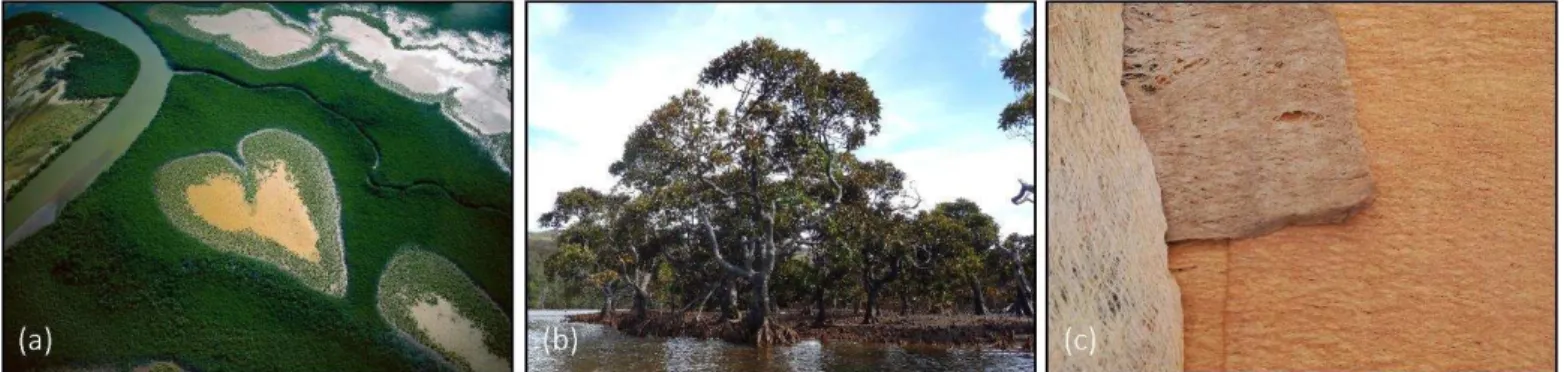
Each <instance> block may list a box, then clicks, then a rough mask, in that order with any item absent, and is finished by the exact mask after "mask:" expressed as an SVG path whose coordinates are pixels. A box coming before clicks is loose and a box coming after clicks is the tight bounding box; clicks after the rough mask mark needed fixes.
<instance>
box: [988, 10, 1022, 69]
mask: <svg viewBox="0 0 1564 372" xmlns="http://www.w3.org/2000/svg"><path fill="white" fill-rule="evenodd" d="M1030 9H1032V4H1016V3H1003V4H988V5H986V6H985V7H984V8H983V26H984V27H987V28H988V32H991V33H993V34H994V36H997V37H998V38H999V40H997V42H991V43H990V44H989V54H990V55H993V56H995V57H1003V56H1004V55H1005V54H1007V53H1009V52H1010V51H1011V50H1015V49H1016V48H1020V47H1021V41H1022V40H1024V39H1025V38H1026V29H1027V27H1030V26H1031V25H1032V22H1031V20H1029V19H1025V18H1024V16H1025V15H1026V12H1027V10H1030Z"/></svg>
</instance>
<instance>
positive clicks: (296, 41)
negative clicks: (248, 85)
mask: <svg viewBox="0 0 1564 372" xmlns="http://www.w3.org/2000/svg"><path fill="white" fill-rule="evenodd" d="M186 20H187V21H188V22H189V23H190V27H194V28H196V29H197V30H201V31H204V32H206V33H209V34H213V35H220V36H227V37H229V38H232V39H233V40H234V41H237V42H239V43H240V44H243V45H244V46H245V48H248V49H250V50H251V51H254V52H255V53H258V54H260V55H263V56H267V57H281V56H285V55H288V54H293V53H298V52H300V51H304V50H306V49H309V48H310V47H311V46H314V45H315V36H314V35H310V34H309V33H307V32H304V31H300V30H298V29H296V28H293V27H288V26H287V25H284V24H283V23H282V21H279V20H278V19H277V18H276V17H273V16H272V15H271V13H267V12H264V11H261V10H257V9H248V8H245V9H236V10H234V11H232V12H228V13H224V14H219V15H190V16H188V17H186Z"/></svg>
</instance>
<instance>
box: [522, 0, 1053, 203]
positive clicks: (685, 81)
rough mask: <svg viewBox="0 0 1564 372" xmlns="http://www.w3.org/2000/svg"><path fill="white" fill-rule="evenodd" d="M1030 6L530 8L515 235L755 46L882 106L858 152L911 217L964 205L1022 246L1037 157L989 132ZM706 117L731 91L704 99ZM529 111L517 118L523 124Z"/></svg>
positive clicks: (602, 184)
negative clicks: (763, 45)
mask: <svg viewBox="0 0 1564 372" xmlns="http://www.w3.org/2000/svg"><path fill="white" fill-rule="evenodd" d="M1034 9H1035V8H1034V7H1033V6H1032V5H1031V4H785V5H784V4H755V5H750V4H744V5H737V4H528V5H527V10H526V11H527V16H526V22H525V24H524V26H523V27H525V28H526V30H527V36H526V41H527V47H526V49H527V51H526V54H527V64H528V65H527V67H526V68H527V76H526V77H524V78H522V82H521V84H523V85H525V86H526V87H527V93H526V94H529V95H530V97H527V98H528V101H529V104H528V106H529V107H528V108H524V109H523V112H522V114H523V117H524V118H525V119H524V121H525V123H526V125H527V130H526V137H527V138H526V144H527V146H528V147H527V155H526V156H528V157H531V159H530V163H529V164H530V165H531V167H529V168H528V169H527V170H526V176H527V180H528V183H529V190H528V191H527V196H526V197H527V202H528V204H529V205H530V207H529V210H528V211H527V212H528V213H527V226H528V229H529V230H533V229H537V228H538V225H537V217H538V215H541V214H542V213H543V212H545V211H547V210H549V209H551V208H552V206H553V201H554V200H553V199H554V196H555V195H556V194H557V193H559V192H561V191H564V190H566V189H569V188H571V187H575V186H579V185H586V186H591V187H595V188H599V189H607V188H609V187H611V186H612V185H613V182H614V180H613V179H612V177H610V176H609V174H608V165H609V164H610V163H612V162H613V161H614V160H615V159H617V158H618V157H619V155H620V152H621V150H622V148H623V144H624V139H625V137H626V136H627V135H628V134H629V133H630V131H631V130H632V129H633V128H634V127H635V125H637V124H639V123H640V122H641V121H643V120H644V119H645V118H646V115H647V114H649V113H650V112H651V111H652V110H653V109H655V108H656V107H657V106H659V105H661V104H662V103H663V102H666V101H667V99H668V97H669V96H671V95H675V94H678V93H679V92H681V91H683V90H684V89H687V88H696V87H697V86H696V83H695V80H696V76H697V74H698V73H699V71H700V69H701V68H702V67H704V66H705V65H706V63H707V62H709V61H710V60H711V59H713V58H715V57H717V56H718V55H720V54H721V53H722V52H723V51H726V50H727V49H728V48H730V47H733V46H735V45H737V44H738V43H739V42H742V41H745V40H750V39H753V38H755V37H757V36H766V37H770V38H772V39H775V40H776V41H777V43H778V44H781V45H782V46H784V47H788V48H799V49H803V50H804V51H806V52H808V53H809V54H810V56H811V57H813V58H814V59H815V60H816V61H817V62H819V63H820V65H821V67H822V68H824V69H828V70H829V69H837V70H847V71H855V72H857V73H859V74H860V75H862V76H864V77H865V79H867V80H868V81H869V84H870V86H871V88H873V89H874V91H875V94H876V96H878V97H879V98H880V101H881V106H882V112H881V126H882V128H881V133H880V135H878V136H876V137H872V138H870V140H869V143H868V145H867V146H865V147H864V148H863V149H860V150H859V151H858V155H859V157H860V158H865V159H886V160H890V161H891V162H893V163H895V164H896V166H897V167H898V168H900V169H902V170H903V171H906V172H907V173H908V177H909V179H910V180H911V183H910V184H909V185H908V186H910V187H914V188H916V189H918V190H919V192H920V193H921V194H922V196H923V197H924V200H925V201H924V204H923V207H924V208H930V207H932V206H933V205H934V204H935V203H937V202H941V201H949V200H954V199H955V198H957V197H965V198H968V199H971V200H973V201H975V202H977V203H978V204H979V205H980V206H982V207H983V210H984V211H985V212H987V213H989V214H990V215H993V216H994V217H995V219H996V220H998V221H999V223H1000V226H1001V230H1002V231H1004V232H1021V233H1033V232H1034V231H1035V227H1034V226H1035V221H1034V220H1033V213H1034V212H1033V206H1032V205H1031V204H1027V205H1022V206H1015V205H1011V204H1010V203H1009V198H1010V197H1011V196H1014V195H1015V191H1016V190H1017V184H1016V180H1017V179H1026V180H1028V181H1029V182H1030V181H1032V180H1033V173H1034V169H1035V165H1034V164H1035V163H1034V160H1033V159H1034V158H1033V152H1034V147H1033V146H1032V144H1031V143H1030V142H1028V141H1026V140H1023V139H1018V138H1008V137H1007V136H1005V134H1004V133H1001V132H1000V131H999V130H997V129H996V126H997V123H996V120H997V118H998V115H999V112H1000V110H1001V109H1003V108H1004V106H1005V105H1006V104H1007V103H1009V102H1011V101H1012V100H1014V99H1015V97H1016V94H1015V92H1014V91H1012V90H1011V88H1010V85H1009V83H1008V82H1007V81H1006V80H1004V77H1003V76H1001V75H1000V73H999V61H1000V59H1001V58H1003V56H1004V55H1005V54H1007V53H1008V52H1009V51H1010V50H1011V49H1014V48H1015V47H1017V46H1019V45H1020V41H1021V33H1022V32H1023V31H1024V30H1026V29H1027V28H1030V27H1032V24H1033V17H1034ZM706 93H707V94H708V95H711V96H713V103H714V104H715V105H718V107H731V106H732V105H733V104H734V103H736V102H737V95H736V94H735V93H733V92H732V90H727V89H711V90H706ZM528 110H530V112H528Z"/></svg>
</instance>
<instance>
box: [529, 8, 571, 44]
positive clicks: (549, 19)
mask: <svg viewBox="0 0 1564 372" xmlns="http://www.w3.org/2000/svg"><path fill="white" fill-rule="evenodd" d="M526 6H527V23H528V26H527V33H529V34H532V36H544V37H546V36H551V35H554V34H555V33H558V32H559V30H560V29H562V28H564V27H565V24H566V23H568V22H570V9H569V8H566V6H567V4H554V3H543V4H527V5H526Z"/></svg>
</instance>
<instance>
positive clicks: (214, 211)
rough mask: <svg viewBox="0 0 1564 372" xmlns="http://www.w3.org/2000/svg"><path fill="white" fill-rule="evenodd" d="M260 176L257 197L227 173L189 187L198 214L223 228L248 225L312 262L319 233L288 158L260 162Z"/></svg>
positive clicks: (243, 228)
mask: <svg viewBox="0 0 1564 372" xmlns="http://www.w3.org/2000/svg"><path fill="white" fill-rule="evenodd" d="M256 179H258V180H260V182H259V185H258V186H257V188H256V191H255V202H254V203H253V204H252V203H250V202H249V201H247V200H245V195H244V186H242V185H241V184H240V183H239V180H238V178H237V177H235V176H234V175H233V174H229V173H220V174H215V175H212V176H210V177H208V178H207V179H206V182H205V183H201V184H195V185H190V186H189V187H187V188H186V189H185V196H186V199H187V200H188V201H189V203H190V206H191V208H192V209H194V210H195V212H196V215H197V216H200V217H201V219H202V220H204V221H206V222H207V223H210V224H212V226H215V227H217V228H218V229H221V230H223V231H228V232H237V231H250V232H253V233H255V234H257V235H260V236H262V237H264V238H266V239H270V240H272V241H274V242H277V244H279V245H282V246H283V247H284V248H287V249H288V251H289V252H292V253H293V254H294V255H297V256H299V257H300V258H303V259H305V260H307V261H309V262H312V263H314V262H320V250H319V249H317V248H316V243H317V242H318V241H319V240H320V233H319V232H318V231H316V229H315V226H314V224H312V223H311V222H310V214H309V207H308V206H306V205H305V204H304V199H303V198H301V197H299V189H298V185H297V184H296V183H295V181H294V179H293V177H292V175H291V174H289V173H288V163H286V162H283V161H280V160H277V161H270V162H267V163H266V164H262V165H261V166H260V167H257V168H256Z"/></svg>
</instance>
